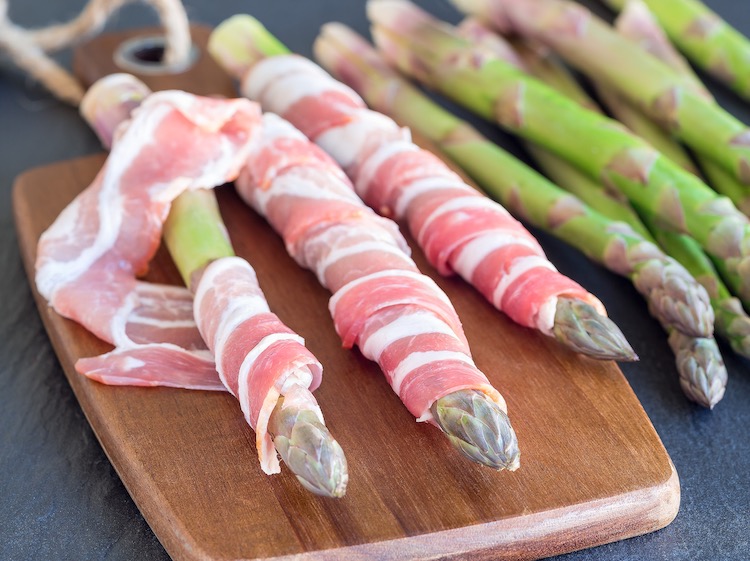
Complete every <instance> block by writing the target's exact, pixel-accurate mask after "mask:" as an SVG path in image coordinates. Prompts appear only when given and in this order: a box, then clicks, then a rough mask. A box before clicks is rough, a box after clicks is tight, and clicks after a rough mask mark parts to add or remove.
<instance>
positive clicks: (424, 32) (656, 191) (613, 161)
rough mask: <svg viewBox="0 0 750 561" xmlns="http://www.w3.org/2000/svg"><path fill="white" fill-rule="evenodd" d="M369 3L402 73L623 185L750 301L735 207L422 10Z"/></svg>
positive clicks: (748, 245)
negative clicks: (715, 263)
mask: <svg viewBox="0 0 750 561" xmlns="http://www.w3.org/2000/svg"><path fill="white" fill-rule="evenodd" d="M368 6H369V13H370V17H371V19H372V20H373V21H374V23H375V28H374V30H373V35H374V37H375V40H376V42H377V43H378V44H379V46H381V48H382V50H383V52H384V53H385V54H386V56H387V57H388V58H390V59H391V60H392V61H393V62H394V63H395V64H396V65H398V66H399V67H400V68H401V69H402V70H404V71H405V72H407V73H411V74H413V75H414V76H416V77H417V78H419V79H420V80H422V81H423V82H425V83H427V84H429V85H431V86H434V87H436V88H437V89H439V90H441V91H442V92H444V93H446V94H447V95H449V96H450V97H452V98H454V99H456V100H458V101H459V102H461V103H463V104H464V105H466V106H467V107H469V108H470V109H472V110H474V111H475V112H476V113H478V114H479V115H481V116H483V117H485V118H487V119H491V120H496V121H497V122H499V123H500V124H502V125H504V126H505V127H506V128H507V129H509V130H511V131H513V132H515V133H517V134H519V135H521V136H523V137H524V138H526V139H529V140H532V141H534V142H537V143H539V144H541V145H543V146H544V147H545V148H547V149H548V150H550V151H552V152H554V153H556V154H557V155H559V156H561V157H563V158H565V159H567V160H569V161H570V162H571V163H573V164H574V165H575V166H576V167H578V168H579V169H581V170H582V171H584V172H585V173H587V174H588V175H589V176H590V177H592V178H594V179H596V180H597V181H603V182H604V183H605V184H607V185H608V186H610V187H613V188H617V189H618V190H620V191H621V192H622V193H623V194H624V195H625V196H627V197H628V199H629V200H630V201H631V203H632V204H633V206H634V207H635V209H636V210H637V211H638V212H639V214H652V215H654V216H655V217H658V219H659V220H660V221H662V222H663V223H664V224H665V225H666V226H669V227H671V228H673V229H675V230H676V231H681V232H685V233H689V234H690V235H691V236H692V237H693V238H695V239H696V240H697V241H698V242H699V243H700V244H701V246H702V247H704V249H706V250H707V251H708V252H709V253H710V254H712V255H713V256H714V257H716V258H717V259H719V260H723V261H724V263H725V266H726V270H727V272H728V275H729V279H728V280H729V281H730V283H731V285H732V287H733V289H734V290H735V292H737V293H738V294H739V295H740V296H741V297H742V299H743V300H747V301H748V302H750V275H748V274H745V272H746V271H747V270H748V269H749V268H750V225H748V221H747V218H746V217H745V216H744V215H743V214H742V213H740V212H739V211H738V210H737V209H736V208H734V206H733V205H732V203H731V201H729V200H728V199H726V198H724V197H719V196H718V195H717V194H716V193H715V192H714V191H712V190H711V189H710V188H708V187H707V186H706V185H705V184H703V183H702V182H701V181H700V180H699V179H698V178H696V177H695V176H693V175H691V174H689V173H687V172H685V171H684V170H682V169H681V168H679V167H678V166H677V165H676V164H674V163H673V162H671V161H670V160H668V159H667V158H666V157H664V156H662V155H661V154H659V153H658V152H657V151H656V150H654V149H653V148H652V147H651V146H650V145H649V144H648V143H647V142H645V141H644V140H642V139H640V138H639V137H637V136H635V135H633V134H632V133H629V132H628V131H627V130H625V129H624V128H623V126H622V125H621V124H619V123H617V122H616V121H612V120H611V119H607V118H605V117H603V116H601V115H599V114H597V113H595V112H592V111H588V110H585V109H582V108H581V107H579V106H578V105H576V103H575V102H573V101H572V100H569V99H567V98H566V97H565V96H562V95H561V94H559V93H557V92H555V91H554V90H552V89H551V88H549V87H547V86H545V85H544V84H541V83H539V82H538V81H537V80H534V79H533V78H530V77H528V76H526V75H524V74H523V73H522V72H520V71H519V70H518V69H516V68H514V67H512V65H510V64H508V63H507V62H505V61H502V60H500V59H498V58H496V57H492V56H490V55H489V54H488V53H486V51H482V50H479V49H474V48H472V46H471V44H470V43H468V42H467V41H466V40H464V39H462V38H460V37H458V36H457V35H456V34H455V33H454V32H453V31H452V30H451V29H450V28H449V27H448V26H445V25H440V24H439V23H437V22H436V21H435V20H434V19H433V18H431V17H430V16H428V15H427V14H425V13H424V12H422V11H421V10H419V9H418V8H416V6H413V5H412V4H410V3H408V2H402V1H398V0H380V1H376V2H370V4H368Z"/></svg>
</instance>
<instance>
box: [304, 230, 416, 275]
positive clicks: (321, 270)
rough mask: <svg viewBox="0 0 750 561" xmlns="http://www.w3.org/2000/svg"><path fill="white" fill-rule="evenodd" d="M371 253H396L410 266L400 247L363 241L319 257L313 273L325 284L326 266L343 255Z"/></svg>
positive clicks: (342, 257)
mask: <svg viewBox="0 0 750 561" xmlns="http://www.w3.org/2000/svg"><path fill="white" fill-rule="evenodd" d="M370 252H372V253H373V257H374V258H375V257H376V256H377V255H378V254H383V253H390V254H391V255H396V256H398V257H401V258H403V260H404V265H405V266H412V265H413V263H414V262H413V261H412V260H411V258H410V257H409V256H408V255H406V254H405V253H404V252H403V250H402V249H400V248H398V247H396V246H394V245H392V244H390V243H387V242H384V241H378V240H375V241H363V242H359V243H356V244H353V245H350V246H346V247H339V248H336V249H334V250H333V251H331V252H330V253H328V255H326V257H325V258H324V259H321V260H320V261H318V262H317V263H316V264H315V274H316V275H317V277H318V279H319V280H320V284H322V285H323V286H325V285H326V282H325V278H326V277H325V275H326V271H327V270H328V267H330V266H331V265H333V264H335V263H336V262H338V261H339V260H341V259H344V258H345V257H350V256H352V255H357V254H364V253H370Z"/></svg>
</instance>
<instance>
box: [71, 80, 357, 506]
mask: <svg viewBox="0 0 750 561" xmlns="http://www.w3.org/2000/svg"><path fill="white" fill-rule="evenodd" d="M149 94H150V91H149V90H148V88H147V87H146V86H145V84H142V83H141V82H139V81H137V80H136V79H135V78H133V77H132V76H127V75H120V76H116V77H114V79H113V77H108V79H105V80H104V81H100V82H97V83H96V84H95V85H94V86H92V88H91V89H90V90H89V92H88V93H87V94H86V97H85V98H84V101H83V102H82V104H81V114H82V116H83V117H84V118H85V119H86V120H87V122H88V123H89V125H91V126H92V127H93V128H94V130H95V131H96V132H97V134H98V135H99V137H100V138H101V139H102V142H103V143H104V144H105V146H107V147H109V146H110V145H111V142H112V138H113V136H114V134H115V129H116V127H117V126H118V125H119V124H120V123H121V122H122V121H124V120H125V119H126V118H127V117H128V115H129V114H130V111H131V110H132V109H134V108H135V107H137V106H138V105H139V104H140V102H141V101H143V99H145V98H146V97H147V96H148V95H149ZM163 234H164V241H165V244H166V246H167V249H168V250H169V253H170V255H171V256H172V259H173V261H174V263H175V265H176V266H177V269H178V270H179V272H180V275H181V276H182V278H183V280H184V281H185V284H186V285H187V287H188V288H189V289H190V290H192V291H194V290H195V288H196V287H197V284H198V281H199V280H200V276H201V274H202V273H203V271H204V270H205V268H206V266H208V265H209V264H210V263H211V262H212V261H215V260H216V259H221V258H223V257H231V256H233V255H234V250H233V249H232V245H231V242H230V241H229V236H228V234H227V230H226V227H225V226H224V222H223V221H222V219H221V214H220V213H219V206H218V204H217V201H216V195H215V194H214V192H213V190H210V189H200V190H197V191H192V192H185V193H182V194H181V195H180V196H179V197H177V198H176V199H175V200H174V202H173V203H172V207H171V209H170V212H169V216H168V217H167V220H166V222H165V224H164V232H163ZM295 391H297V392H307V393H308V394H309V396H308V399H307V400H295V404H294V405H291V406H287V407H284V400H283V398H281V399H279V401H278V402H277V404H276V406H275V407H274V410H273V412H272V414H271V418H270V420H269V426H268V431H269V433H270V434H271V435H272V437H273V441H274V445H275V446H276V449H277V450H278V452H279V454H280V455H281V458H282V460H283V461H284V462H285V463H286V465H287V466H288V467H289V469H290V470H291V471H292V472H293V473H294V474H295V475H296V477H297V479H298V480H299V482H300V483H301V484H302V485H303V486H304V487H305V488H306V489H308V490H310V491H312V492H313V493H316V494H318V495H324V496H328V497H341V496H343V495H344V493H345V491H346V484H347V481H348V470H347V464H346V458H345V456H344V452H343V450H342V449H341V446H339V444H338V442H336V440H335V439H334V438H333V436H332V435H331V433H330V432H329V431H328V429H327V428H326V426H325V425H323V424H322V423H321V422H320V421H319V420H318V416H317V413H316V412H315V411H314V410H313V409H308V408H307V407H310V406H311V405H307V406H306V405H304V403H307V404H314V405H315V406H317V403H316V401H315V398H314V397H313V396H312V394H310V393H309V391H308V390H307V388H303V387H301V386H300V387H299V388H296V390H295Z"/></svg>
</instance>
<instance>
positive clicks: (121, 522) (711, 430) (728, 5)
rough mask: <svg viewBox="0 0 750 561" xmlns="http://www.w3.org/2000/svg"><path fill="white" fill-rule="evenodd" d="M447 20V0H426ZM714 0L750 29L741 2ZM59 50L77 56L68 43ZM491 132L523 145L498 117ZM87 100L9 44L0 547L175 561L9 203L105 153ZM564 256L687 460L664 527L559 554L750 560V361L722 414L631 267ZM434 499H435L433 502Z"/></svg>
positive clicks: (290, 39)
mask: <svg viewBox="0 0 750 561" xmlns="http://www.w3.org/2000/svg"><path fill="white" fill-rule="evenodd" d="M421 3H422V4H423V5H425V6H426V7H428V8H429V9H430V11H432V12H433V13H435V14H436V15H438V16H441V17H444V18H445V19H447V20H450V21H457V19H458V17H459V16H458V14H457V13H456V12H455V11H454V10H453V9H452V8H451V7H450V5H449V4H448V3H447V1H445V0H425V1H422V2H421ZM708 3H709V5H711V6H712V7H713V8H714V9H716V10H717V11H718V12H719V13H721V14H722V15H723V16H724V17H726V18H727V19H728V20H729V21H731V22H732V23H733V24H734V25H735V26H736V27H738V28H740V29H741V30H742V31H743V32H745V33H746V34H750V11H748V10H747V6H746V5H744V4H745V3H744V2H735V1H732V0H709V1H708ZM83 4H84V2H83V1H82V0H75V1H73V0H61V1H58V2H54V3H52V2H45V1H44V0H12V1H11V9H10V15H11V18H12V19H13V20H14V21H16V22H18V23H20V24H22V25H27V26H40V25H44V24H46V23H49V22H51V21H64V20H67V19H68V18H70V17H72V16H74V15H75V14H77V13H78V11H79V10H80V9H81V7H82V6H83ZM185 4H186V6H187V10H188V14H189V16H190V18H191V19H192V20H195V21H200V22H205V23H209V24H216V23H218V22H219V21H221V20H222V19H224V18H225V17H228V16H229V15H231V14H234V13H237V12H240V11H249V12H251V13H253V14H254V15H256V16H257V17H258V18H260V19H261V20H262V21H264V22H266V24H267V25H268V27H269V28H270V29H271V30H272V31H273V32H274V33H276V34H277V35H278V36H279V37H280V38H281V39H282V40H284V41H285V42H286V43H287V44H288V45H289V46H290V47H291V48H292V49H293V50H296V51H299V52H301V53H303V54H309V53H310V46H311V44H312V41H313V39H314V37H315V35H316V33H317V30H318V28H319V26H320V24H322V23H324V22H326V21H330V20H334V19H335V20H340V21H344V22H346V23H348V24H349V25H352V26H353V27H355V28H357V29H359V30H360V31H365V30H366V28H367V24H366V19H365V15H364V5H363V4H364V3H363V2H361V1H348V0H315V1H310V0H307V1H305V0H274V1H273V2H266V1H261V0H250V1H248V0H233V1H222V2H219V1H211V0H186V2H185ZM153 22H154V17H153V14H152V13H151V12H150V11H149V10H148V9H147V8H144V7H143V6H136V7H128V8H125V9H124V10H122V11H121V12H120V13H119V14H118V15H117V17H116V18H115V20H114V21H113V22H112V23H111V24H110V26H109V28H110V29H121V28H128V27H132V26H137V25H144V24H149V25H152V24H153ZM60 60H62V61H63V62H65V63H68V62H69V56H67V55H63V56H62V57H61V58H60ZM709 83H710V85H711V87H712V90H713V91H714V92H715V93H716V94H717V96H718V97H719V99H720V101H721V103H722V105H724V106H725V107H727V108H729V109H730V110H731V111H732V112H734V113H735V114H736V115H738V116H740V117H741V118H742V119H743V120H744V121H745V122H749V123H750V107H748V106H747V105H745V104H743V103H742V102H740V101H739V100H738V99H737V98H735V97H734V96H733V95H732V94H731V93H728V92H727V91H726V90H724V89H722V88H721V87H720V86H716V85H715V84H714V83H711V82H709ZM481 128H482V130H483V131H484V132H487V133H488V134H490V135H491V136H493V137H494V138H496V139H497V140H498V141H499V142H501V143H502V144H503V145H505V146H507V147H509V148H511V149H513V150H517V146H516V145H515V144H514V143H513V142H512V141H509V140H508V139H507V138H505V137H503V136H502V135H500V134H499V133H497V132H496V131H495V130H494V129H493V128H492V127H487V126H484V125H481ZM99 150H100V148H99V146H98V143H97V141H96V139H95V137H94V135H93V133H91V132H90V131H89V130H88V128H87V127H86V126H85V124H84V123H83V121H81V120H80V119H79V118H78V116H77V113H76V111H75V110H74V109H72V108H69V107H66V106H64V105H62V104H60V103H58V102H57V101H55V100H54V99H53V98H51V97H50V96H49V95H48V94H47V93H46V92H44V91H43V90H41V89H40V88H39V87H38V86H35V85H34V84H32V83H31V82H30V81H29V80H28V79H26V78H25V77H24V76H22V75H21V74H20V73H19V72H18V71H16V70H14V69H13V68H12V67H11V66H10V64H9V62H8V61H7V59H4V58H2V57H0V197H1V198H0V266H1V267H2V269H1V271H2V274H0V559H2V560H8V561H11V560H26V559H82V560H83V559H109V560H130V559H143V560H162V559H168V557H167V555H166V553H165V551H164V549H163V548H162V547H161V545H160V544H159V542H158V541H157V540H156V538H155V537H154V535H153V533H152V532H151V530H150V529H149V527H148V525H147V524H146V522H145V521H144V520H143V518H142V517H141V515H140V514H139V512H138V509H137V508H136V507H135V505H134V504H133V502H132V500H131V499H130V497H129V496H128V494H127V492H126V491H125V489H124V487H123V486H122V484H121V483H120V480H119V479H118V477H117V475H116V474H115V472H114V470H113V469H112V467H111V465H110V464H109V462H108V460H107V458H106V456H105V455H104V453H103V451H102V450H101V448H100V446H99V444H98V443H97V441H96V439H95V437H94V435H93V433H92V432H91V430H90V428H89V427H88V424H87V422H86V419H85V418H84V416H83V414H82V413H81V410H80V408H79V407H78V404H77V402H76V400H75V398H74V396H73V393H72V392H71V390H70V387H69V386H68V383H67V382H66V380H65V377H64V375H63V373H62V371H61V369H60V366H59V364H58V362H57V359H56V357H55V355H54V353H53V351H52V348H51V346H50V343H49V340H48V339H47V335H46V333H45V331H44V329H43V327H42V323H41V320H40V319H39V316H38V314H37V311H36V308H35V306H34V302H33V300H32V297H31V292H30V290H29V287H28V284H27V280H26V276H25V274H24V271H23V267H22V264H21V258H20V255H19V251H18V247H17V238H16V234H15V230H14V226H13V219H12V213H11V204H10V196H11V185H12V183H13V178H14V177H15V176H16V175H17V174H19V173H21V172H23V171H24V170H26V169H28V168H31V167H34V166H39V165H43V164H46V163H50V162H53V161H58V160H63V159H69V158H74V157H77V156H82V155H85V154H90V153H93V152H97V151H99ZM539 237H540V240H541V242H542V245H543V246H544V248H545V249H546V250H547V252H548V254H549V255H550V257H551V259H552V260H553V261H554V262H555V263H556V264H557V265H558V267H559V268H560V269H561V270H562V271H563V272H565V273H566V274H569V275H571V276H573V277H574V278H576V279H578V280H579V281H581V282H582V283H583V284H585V285H586V286H587V287H588V288H589V289H590V290H591V291H592V292H594V293H596V294H597V295H598V296H599V297H600V298H601V299H602V300H603V301H604V302H605V304H606V306H607V308H608V310H609V312H610V314H611V316H612V317H613V318H614V320H615V321H616V322H617V323H618V324H619V325H620V326H621V327H622V328H623V330H624V331H625V333H626V335H627V336H628V338H629V340H630V341H631V343H632V344H633V346H634V347H635V349H636V351H637V352H638V354H639V355H640V356H641V362H640V363H639V364H636V365H624V366H623V371H624V372H625V375H626V376H627V378H628V380H629V381H630V383H631V384H632V386H633V388H634V390H635V392H636V394H637V395H638V397H639V398H640V399H641V401H642V403H643V406H644V408H645V409H646V411H647V412H648V414H649V415H650V417H651V419H652V421H653V423H654V426H655V427H656V429H657V431H658V432H659V434H660V435H661V438H662V440H663V441H664V444H665V446H666V448H667V450H668V451H669V453H670V455H671V456H672V459H673V461H674V463H675V465H676V467H677V471H678V473H679V474H680V478H681V482H682V507H681V509H680V513H679V515H678V516H677V519H676V520H675V521H674V522H673V523H672V524H671V525H670V526H668V527H667V528H665V529H664V530H661V531H659V532H657V533H654V534H650V535H647V536H643V537H639V538H633V539H630V540H626V541H622V542H618V543H615V544H610V545H606V546H602V547H598V548H595V549H592V550H587V551H582V552H577V553H573V554H570V555H566V556H562V557H559V559H561V560H563V559H564V560H565V561H581V560H605V561H606V560H630V559H632V560H636V559H638V560H657V561H658V560H666V559H669V560H695V559H713V560H738V559H747V558H750V537H749V536H750V483H749V482H748V477H747V474H748V473H750V445H749V444H748V442H747V427H750V363H748V361H746V360H744V359H738V358H737V357H735V356H733V355H732V354H731V352H730V350H729V349H728V348H727V347H726V346H724V345H722V350H723V351H724V355H725V359H726V361H727V367H728V369H729V373H730V381H729V388H728V391H727V395H726V397H725V398H724V400H723V401H722V402H721V403H720V404H719V405H718V406H717V408H716V409H715V410H714V411H713V412H708V411H704V410H702V409H700V408H698V407H696V406H694V405H692V404H690V403H689V402H687V401H686V400H685V399H684V398H683V396H682V394H681V392H680V390H679V386H678V383H677V375H676V372H675V369H674V365H673V359H672V356H671V354H670V352H669V348H668V346H667V342H666V337H665V335H664V334H663V333H662V332H661V330H660V328H659V326H658V325H657V324H656V322H655V321H654V320H652V319H651V318H650V317H649V315H648V313H647V310H646V306H645V304H644V303H643V301H642V300H641V299H640V298H639V297H638V295H637V294H636V292H635V291H634V289H633V288H632V287H631V286H630V285H629V284H628V283H627V282H625V281H624V280H622V279H620V278H618V277H615V276H614V275H612V274H610V273H607V272H606V271H603V270H602V269H600V268H599V267H597V266H595V265H593V264H591V263H589V262H588V261H587V260H586V259H585V258H583V257H582V256H581V255H580V254H578V253H576V252H575V251H573V250H571V249H568V248H567V247H565V246H564V245H563V244H562V243H560V242H558V241H556V240H554V239H551V238H550V237H548V236H545V235H542V234H539ZM425 508H429V505H425Z"/></svg>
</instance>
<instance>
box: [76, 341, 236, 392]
mask: <svg viewBox="0 0 750 561" xmlns="http://www.w3.org/2000/svg"><path fill="white" fill-rule="evenodd" d="M76 370H77V371H78V372H79V373H80V374H83V375H84V376H87V377H89V378H91V379H92V380H96V381H97V382H101V383H102V384H108V385H110V386H145V387H155V386H167V387H172V388H186V389H191V390H209V391H227V388H226V387H225V386H224V384H222V383H221V380H220V379H219V376H218V374H217V373H216V368H214V359H213V357H212V356H211V354H210V353H209V352H208V351H203V352H202V353H200V352H190V351H186V350H185V349H182V348H180V347H178V346H176V345H170V344H168V343H167V344H163V343H162V344H144V345H138V346H136V347H128V348H116V349H115V350H113V351H111V352H109V353H106V354H103V355H99V356H94V357H90V358H82V359H80V360H78V362H76Z"/></svg>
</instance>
